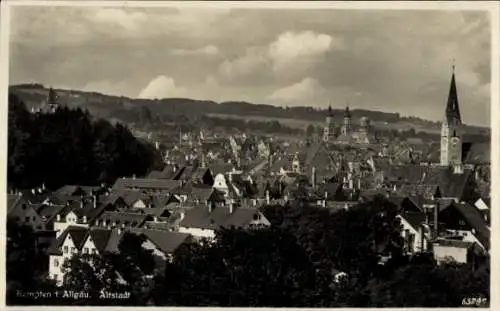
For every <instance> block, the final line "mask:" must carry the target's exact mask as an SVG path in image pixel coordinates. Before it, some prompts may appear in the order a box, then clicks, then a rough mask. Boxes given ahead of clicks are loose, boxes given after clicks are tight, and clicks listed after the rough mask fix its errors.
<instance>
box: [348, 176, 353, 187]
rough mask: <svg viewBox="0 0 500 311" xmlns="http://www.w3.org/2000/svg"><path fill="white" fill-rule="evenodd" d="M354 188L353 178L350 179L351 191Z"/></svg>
mask: <svg viewBox="0 0 500 311" xmlns="http://www.w3.org/2000/svg"><path fill="white" fill-rule="evenodd" d="M353 188H354V181H353V180H352V177H351V178H349V189H353Z"/></svg>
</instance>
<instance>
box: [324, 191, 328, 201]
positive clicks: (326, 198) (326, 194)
mask: <svg viewBox="0 0 500 311" xmlns="http://www.w3.org/2000/svg"><path fill="white" fill-rule="evenodd" d="M326 200H328V191H325V201H326Z"/></svg>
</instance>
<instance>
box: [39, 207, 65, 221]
mask: <svg viewBox="0 0 500 311" xmlns="http://www.w3.org/2000/svg"><path fill="white" fill-rule="evenodd" d="M63 209H65V206H60V205H59V206H58V205H52V206H50V205H46V204H43V205H41V206H40V207H38V209H37V210H36V212H37V213H38V215H40V216H41V217H42V218H45V219H46V221H51V220H52V219H54V218H55V217H56V216H57V214H58V213H60V212H62V210H63Z"/></svg>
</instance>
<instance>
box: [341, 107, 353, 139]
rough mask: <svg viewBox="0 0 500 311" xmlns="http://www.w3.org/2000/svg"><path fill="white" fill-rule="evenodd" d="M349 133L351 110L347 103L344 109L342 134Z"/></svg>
mask: <svg viewBox="0 0 500 311" xmlns="http://www.w3.org/2000/svg"><path fill="white" fill-rule="evenodd" d="M350 133H351V112H350V111H349V105H347V106H346V107H345V111H344V124H343V125H342V135H349V134H350Z"/></svg>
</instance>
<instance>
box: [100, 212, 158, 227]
mask: <svg viewBox="0 0 500 311" xmlns="http://www.w3.org/2000/svg"><path fill="white" fill-rule="evenodd" d="M147 218H148V215H145V214H137V213H123V212H121V213H120V212H104V213H102V214H101V215H100V216H99V217H97V220H99V221H100V222H101V221H106V223H109V224H112V223H114V222H116V224H117V225H122V224H124V225H126V226H132V227H139V226H141V225H142V224H143V223H144V222H145V221H146V220H147Z"/></svg>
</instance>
